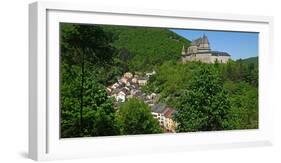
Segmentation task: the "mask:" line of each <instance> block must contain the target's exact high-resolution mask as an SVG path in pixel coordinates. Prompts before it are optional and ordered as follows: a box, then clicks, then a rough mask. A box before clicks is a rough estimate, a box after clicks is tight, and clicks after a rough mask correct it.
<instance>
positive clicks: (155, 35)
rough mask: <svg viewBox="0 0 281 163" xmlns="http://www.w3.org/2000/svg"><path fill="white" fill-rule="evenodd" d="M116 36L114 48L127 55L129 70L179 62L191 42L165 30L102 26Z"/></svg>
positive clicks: (147, 68)
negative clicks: (184, 46)
mask: <svg viewBox="0 0 281 163" xmlns="http://www.w3.org/2000/svg"><path fill="white" fill-rule="evenodd" d="M102 28H103V29H104V30H105V31H106V32H110V33H112V34H113V35H114V43H113V46H114V47H116V48H117V49H119V50H120V51H121V53H126V55H129V56H126V57H127V58H128V64H129V69H130V70H131V71H133V70H149V69H150V70H151V69H152V68H153V66H154V65H159V64H162V63H163V62H164V61H169V60H179V59H180V55H181V50H182V46H183V44H185V45H189V44H190V41H189V40H187V39H185V38H183V37H181V36H179V35H177V34H176V33H174V32H172V31H170V30H168V29H163V28H147V27H146V28H143V27H125V26H102Z"/></svg>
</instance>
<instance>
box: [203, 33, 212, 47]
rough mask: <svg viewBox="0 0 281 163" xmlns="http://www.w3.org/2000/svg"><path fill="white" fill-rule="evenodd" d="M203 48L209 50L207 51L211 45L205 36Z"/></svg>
mask: <svg viewBox="0 0 281 163" xmlns="http://www.w3.org/2000/svg"><path fill="white" fill-rule="evenodd" d="M202 47H203V48H207V49H209V48H210V43H209V40H208V37H207V36H206V35H205V34H204V35H203V38H202Z"/></svg>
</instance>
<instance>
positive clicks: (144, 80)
mask: <svg viewBox="0 0 281 163" xmlns="http://www.w3.org/2000/svg"><path fill="white" fill-rule="evenodd" d="M147 81H148V78H145V77H142V78H139V79H138V84H139V85H140V86H145V85H146V84H147Z"/></svg>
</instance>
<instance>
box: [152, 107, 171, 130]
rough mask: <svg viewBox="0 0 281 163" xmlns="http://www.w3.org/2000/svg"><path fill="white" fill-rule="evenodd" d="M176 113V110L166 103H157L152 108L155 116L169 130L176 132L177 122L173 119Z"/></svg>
mask: <svg viewBox="0 0 281 163" xmlns="http://www.w3.org/2000/svg"><path fill="white" fill-rule="evenodd" d="M174 113H175V110H174V109H173V108H171V107H167V106H166V105H165V104H156V105H154V106H152V108H151V114H152V116H153V118H155V119H157V120H158V122H159V124H160V125H161V126H162V127H163V128H164V129H165V130H166V131H167V132H175V128H176V123H175V122H174V121H173V119H172V116H173V114H174Z"/></svg>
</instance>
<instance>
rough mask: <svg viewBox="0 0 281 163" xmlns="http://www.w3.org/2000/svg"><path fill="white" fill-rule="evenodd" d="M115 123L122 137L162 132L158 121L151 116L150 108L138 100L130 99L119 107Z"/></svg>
mask: <svg viewBox="0 0 281 163" xmlns="http://www.w3.org/2000/svg"><path fill="white" fill-rule="evenodd" d="M117 121H118V125H119V128H120V133H121V134H122V135H135V134H155V133H161V132H162V129H161V127H160V125H159V123H158V121H157V120H155V119H154V118H153V116H152V114H151V111H150V107H149V106H148V105H147V104H145V103H144V102H143V101H140V100H138V99H130V100H129V101H127V102H125V103H123V104H122V105H121V107H120V109H119V112H118V113H117Z"/></svg>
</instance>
